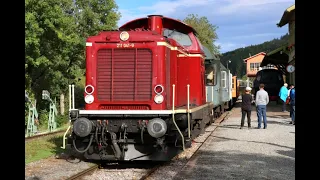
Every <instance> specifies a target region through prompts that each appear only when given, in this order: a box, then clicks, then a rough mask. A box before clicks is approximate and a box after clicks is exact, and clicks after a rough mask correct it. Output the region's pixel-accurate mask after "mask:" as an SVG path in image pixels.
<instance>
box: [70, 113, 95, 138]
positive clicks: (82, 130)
mask: <svg viewBox="0 0 320 180" xmlns="http://www.w3.org/2000/svg"><path fill="white" fill-rule="evenodd" d="M92 129H93V123H92V121H90V120H89V119H87V118H84V117H81V118H79V119H77V120H76V121H75V122H74V123H73V132H74V133H75V134H76V135H77V136H79V137H86V136H88V135H89V134H90V132H91V131H92Z"/></svg>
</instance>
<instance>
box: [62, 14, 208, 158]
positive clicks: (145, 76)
mask: <svg viewBox="0 0 320 180" xmlns="http://www.w3.org/2000/svg"><path fill="white" fill-rule="evenodd" d="M204 60H205V54H204V51H203V47H202V45H201V43H200V41H199V40H198V38H197V33H196V31H195V29H194V28H192V27H190V26H189V25H187V24H185V23H183V22H181V21H178V20H175V19H171V18H168V17H163V16H160V15H150V16H148V17H147V18H140V19H136V20H133V21H130V22H128V23H126V24H124V25H123V26H121V27H120V28H119V30H115V31H104V32H100V33H99V34H98V35H97V36H92V37H89V38H88V39H87V41H86V87H85V102H86V106H85V110H79V109H74V108H71V109H70V118H71V124H72V126H71V129H72V131H71V132H72V133H71V134H70V136H69V137H68V138H67V139H68V140H67V148H68V149H71V150H72V151H73V152H74V153H76V154H77V155H83V156H84V157H85V158H86V159H90V160H119V161H123V160H124V161H129V160H154V161H167V160H170V159H172V157H173V156H175V155H176V154H177V153H179V152H181V151H182V150H184V149H185V148H187V147H190V146H191V141H192V139H194V138H195V137H197V136H198V135H199V134H200V133H203V132H204V128H205V126H206V124H210V123H212V121H213V103H212V102H206V85H205V64H204ZM70 95H71V93H70ZM71 96H74V95H71ZM73 98H74V97H73ZM70 102H71V100H70ZM70 106H71V105H70ZM73 107H74V103H73Z"/></svg>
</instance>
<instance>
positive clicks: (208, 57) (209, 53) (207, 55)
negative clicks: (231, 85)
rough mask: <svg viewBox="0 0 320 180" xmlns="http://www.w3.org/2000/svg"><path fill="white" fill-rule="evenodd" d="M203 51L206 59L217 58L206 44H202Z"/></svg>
mask: <svg viewBox="0 0 320 180" xmlns="http://www.w3.org/2000/svg"><path fill="white" fill-rule="evenodd" d="M203 51H204V54H205V55H206V60H219V58H218V57H217V56H216V55H214V54H212V53H211V52H210V50H209V49H208V48H207V47H206V46H203Z"/></svg>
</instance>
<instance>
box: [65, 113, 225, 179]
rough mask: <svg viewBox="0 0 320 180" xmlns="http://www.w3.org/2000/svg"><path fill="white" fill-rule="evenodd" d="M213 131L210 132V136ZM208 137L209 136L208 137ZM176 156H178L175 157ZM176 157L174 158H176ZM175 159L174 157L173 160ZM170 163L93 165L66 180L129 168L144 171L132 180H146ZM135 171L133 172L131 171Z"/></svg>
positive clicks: (218, 119) (219, 119) (217, 122)
mask: <svg viewBox="0 0 320 180" xmlns="http://www.w3.org/2000/svg"><path fill="white" fill-rule="evenodd" d="M230 112H231V111H227V112H225V113H223V114H222V115H221V116H220V117H219V118H217V119H216V120H215V122H214V124H217V126H219V124H220V123H221V122H222V121H223V120H224V119H226V118H228V117H229V114H230ZM214 131H215V129H214V130H212V131H211V132H210V135H211V134H212V133H213V132H214ZM210 135H209V136H210ZM209 136H207V137H206V138H205V139H204V141H203V142H202V143H201V145H200V146H199V147H198V148H197V149H196V150H195V151H194V152H192V155H191V157H190V158H189V159H191V158H192V156H193V155H194V154H196V152H197V151H198V150H199V149H200V147H201V146H202V145H203V144H204V142H205V141H206V140H207V139H208V137H209ZM177 156H178V155H177ZM177 156H176V157H177ZM176 157H174V158H173V159H175V158H176ZM169 164H170V162H164V163H159V162H158V163H155V162H148V163H146V162H145V161H143V162H137V161H134V162H119V163H113V164H112V163H107V164H105V165H98V164H97V165H94V166H93V167H90V168H88V169H86V170H84V171H82V172H80V173H77V174H75V175H73V176H71V177H69V178H68V180H72V179H82V178H83V179H84V177H88V176H89V175H91V174H93V173H94V172H95V171H96V170H98V169H99V171H100V170H101V171H103V173H106V175H107V174H108V173H114V172H117V173H120V174H121V173H123V172H125V171H127V170H126V169H130V168H135V169H144V171H142V172H139V173H140V175H139V176H140V177H136V178H134V179H139V180H146V179H148V178H149V177H150V175H152V174H153V173H154V172H155V171H156V170H157V169H159V168H160V167H161V166H166V165H169ZM186 164H187V162H186V163H185V164H184V165H183V166H185V165H186ZM133 171H135V170H133ZM118 179H121V178H118Z"/></svg>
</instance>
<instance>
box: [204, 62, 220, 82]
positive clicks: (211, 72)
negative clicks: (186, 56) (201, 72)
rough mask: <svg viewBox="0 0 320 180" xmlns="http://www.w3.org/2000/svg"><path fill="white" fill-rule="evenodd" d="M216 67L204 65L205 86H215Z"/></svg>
mask: <svg viewBox="0 0 320 180" xmlns="http://www.w3.org/2000/svg"><path fill="white" fill-rule="evenodd" d="M216 72H217V71H216V65H215V64H214V65H212V64H208V65H206V74H205V77H206V85H207V86H215V85H216V84H217V79H216Z"/></svg>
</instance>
